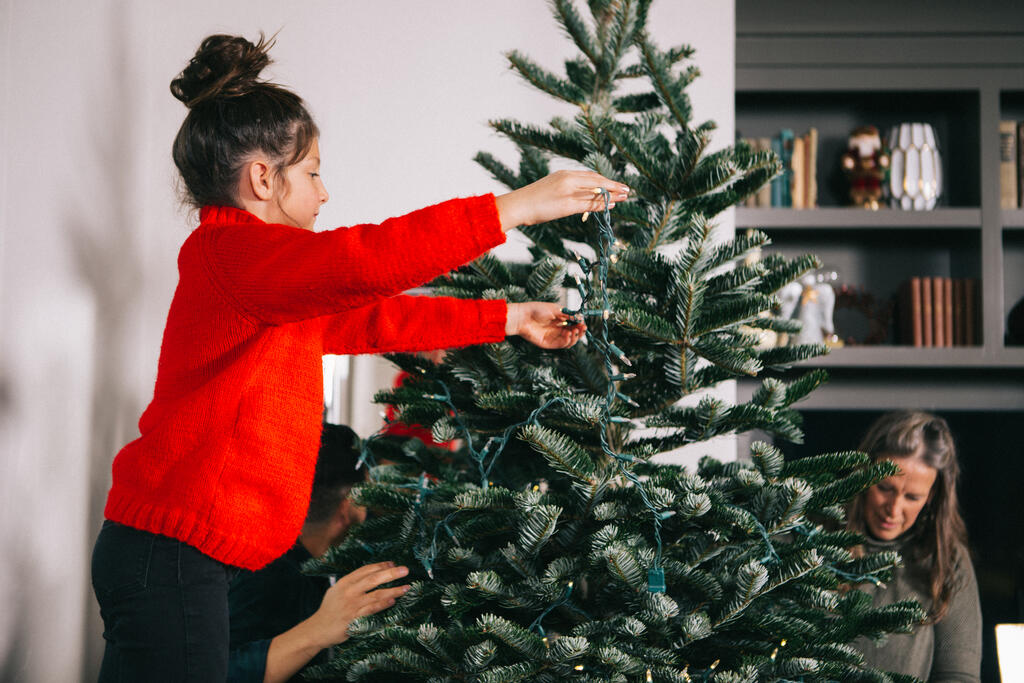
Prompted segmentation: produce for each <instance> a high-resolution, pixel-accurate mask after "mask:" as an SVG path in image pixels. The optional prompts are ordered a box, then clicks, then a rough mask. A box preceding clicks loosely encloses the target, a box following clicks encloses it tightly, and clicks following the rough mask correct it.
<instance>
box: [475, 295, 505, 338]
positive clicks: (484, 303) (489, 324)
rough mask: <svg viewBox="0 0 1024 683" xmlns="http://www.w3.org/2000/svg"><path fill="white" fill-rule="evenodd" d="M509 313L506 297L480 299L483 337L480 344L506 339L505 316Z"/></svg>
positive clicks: (481, 332)
mask: <svg viewBox="0 0 1024 683" xmlns="http://www.w3.org/2000/svg"><path fill="white" fill-rule="evenodd" d="M507 315H508V303H507V302H506V301H505V300H504V299H481V300H480V334H481V336H482V337H483V338H482V339H481V340H480V341H479V342H477V343H479V344H491V343H497V342H500V341H504V340H505V318H506V316H507Z"/></svg>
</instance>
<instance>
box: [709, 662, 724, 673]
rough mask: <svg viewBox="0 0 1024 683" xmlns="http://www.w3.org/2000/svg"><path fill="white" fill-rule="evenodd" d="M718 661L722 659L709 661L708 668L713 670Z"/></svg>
mask: <svg viewBox="0 0 1024 683" xmlns="http://www.w3.org/2000/svg"><path fill="white" fill-rule="evenodd" d="M720 661H722V660H721V659H716V660H715V661H713V662H711V666H709V667H708V668H709V669H711V670H712V671H714V670H715V667H716V666H718V663H719V662H720Z"/></svg>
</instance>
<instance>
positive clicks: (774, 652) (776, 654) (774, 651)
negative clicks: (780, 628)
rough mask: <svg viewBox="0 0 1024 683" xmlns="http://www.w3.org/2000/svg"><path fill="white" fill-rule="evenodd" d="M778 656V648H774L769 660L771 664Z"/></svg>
mask: <svg viewBox="0 0 1024 683" xmlns="http://www.w3.org/2000/svg"><path fill="white" fill-rule="evenodd" d="M778 654H779V648H775V649H774V650H772V655H771V660H772V661H773V662H774V661H775V657H777V656H778Z"/></svg>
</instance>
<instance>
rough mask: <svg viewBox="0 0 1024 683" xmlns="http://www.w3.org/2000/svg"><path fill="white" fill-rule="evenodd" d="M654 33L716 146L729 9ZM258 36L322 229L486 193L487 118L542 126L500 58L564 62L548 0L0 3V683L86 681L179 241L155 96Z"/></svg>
mask: <svg viewBox="0 0 1024 683" xmlns="http://www.w3.org/2000/svg"><path fill="white" fill-rule="evenodd" d="M652 17H653V20H654V35H655V38H656V39H657V40H659V41H660V42H661V43H662V44H663V45H666V46H667V45H669V44H676V43H681V42H689V43H691V44H693V45H695V46H696V47H697V49H698V55H697V61H698V64H699V65H700V66H701V68H702V70H703V72H704V77H703V78H702V79H700V80H699V81H698V83H697V84H695V85H694V86H693V88H692V89H691V93H692V97H693V100H694V102H695V108H696V110H697V114H698V117H700V118H701V119H704V118H713V119H715V120H717V121H718V123H719V126H720V129H719V133H718V138H717V139H718V141H719V143H720V144H725V143H727V142H728V141H729V140H731V139H732V137H733V60H734V57H733V44H734V43H733V32H734V28H735V18H734V11H733V3H732V2H731V1H721V0H703V1H702V0H659V2H657V3H656V6H655V7H654V9H653V11H652ZM260 29H263V30H265V31H267V32H274V31H277V30H279V29H280V34H279V36H278V45H277V47H276V48H275V50H274V53H273V54H274V55H275V57H276V59H277V64H276V65H275V66H274V67H273V74H274V76H275V77H276V78H277V79H278V80H279V81H280V82H282V83H285V84H287V85H289V86H292V87H293V88H294V89H295V90H297V91H298V92H299V93H301V94H302V95H303V96H304V97H305V98H306V99H307V101H308V102H309V104H310V107H311V109H312V110H313V113H314V116H316V118H317V120H318V122H319V123H320V125H321V128H322V129H323V138H322V140H321V150H322V153H323V158H324V164H323V175H324V179H325V181H326V183H327V185H328V188H329V190H330V191H331V195H332V199H331V202H330V203H329V204H328V205H327V206H326V207H325V210H324V211H323V212H322V213H321V225H341V224H351V223H354V222H360V221H377V220H380V219H383V218H385V217H387V216H389V215H392V214H395V213H399V212H402V211H406V210H410V209H413V208H416V207H419V206H422V205H425V204H428V203H432V202H435V201H439V200H442V199H445V198H447V197H449V196H454V195H459V194H462V195H466V194H473V193H479V192H486V191H492V190H498V189H500V188H498V187H496V186H495V185H494V183H493V182H492V181H491V180H490V179H489V178H488V177H487V175H486V173H484V172H483V171H482V170H481V169H479V168H478V167H476V165H475V164H473V163H472V162H471V158H472V156H473V155H474V154H475V153H476V152H477V151H478V150H481V149H485V150H488V151H491V152H494V153H496V154H498V155H499V156H501V157H503V158H504V159H506V160H507V161H509V162H512V161H514V160H515V157H514V156H513V153H512V150H511V147H510V146H509V145H508V144H506V143H504V142H503V141H501V140H499V139H497V138H496V137H495V136H494V135H493V134H492V133H491V132H490V131H489V129H488V128H487V127H486V125H485V124H486V121H487V120H488V118H492V117H516V118H520V119H523V120H528V121H536V122H543V121H546V120H547V119H548V118H550V116H552V115H553V114H556V113H559V109H558V107H557V106H556V105H554V104H553V103H552V102H551V101H550V100H549V98H547V97H543V96H540V95H538V94H536V93H533V92H532V91H530V90H529V89H527V88H526V87H525V86H523V85H522V84H520V83H519V81H518V80H517V78H516V77H515V76H514V75H513V74H512V73H511V72H510V71H508V70H507V68H506V66H505V61H504V58H503V56H502V53H503V52H504V51H505V50H509V49H520V50H523V51H524V52H526V53H527V54H529V55H530V56H532V57H533V58H535V59H536V60H538V61H539V62H541V63H543V64H546V65H549V66H551V67H556V66H557V65H558V64H559V63H560V60H561V59H562V58H564V57H565V56H567V55H569V54H570V53H571V51H570V49H569V45H568V43H567V41H566V39H565V38H564V37H563V36H562V35H561V33H560V32H559V31H558V30H557V29H556V28H555V24H554V22H553V20H552V19H551V18H550V15H549V10H548V7H547V3H546V2H544V1H543V0H520V1H517V2H508V1H507V0H505V1H499V0H443V1H441V2H431V3H425V2H411V1H408V0H407V1H405V2H402V1H400V0H376V1H375V2H373V3H368V2H355V1H353V0H334V1H328V0H309V1H307V2H304V3H301V4H292V3H282V2H271V1H270V0H244V1H243V0H230V1H228V2H217V3H210V2H200V1H199V0H178V1H177V2H173V3H171V2H156V1H146V2H130V1H129V0H92V1H91V2H89V3H72V2H60V1H58V0H0V42H2V45H3V47H2V48H0V50H2V51H3V59H2V64H0V74H2V77H0V78H2V80H0V91H2V94H0V97H3V106H2V109H0V226H2V233H0V454H2V465H0V467H2V470H0V511H2V514H0V605H3V609H0V680H19V681H45V682H49V681H71V680H77V679H80V678H84V679H86V680H88V679H92V678H94V675H95V670H96V653H97V651H98V650H97V648H98V647H100V644H101V640H100V638H99V626H98V618H97V616H96V612H97V610H96V607H95V604H94V600H93V598H92V594H91V591H90V589H89V587H88V576H89V568H88V564H89V553H90V551H91V546H92V541H93V537H94V534H95V531H96V529H97V528H98V524H99V520H100V516H101V511H102V505H103V500H104V496H105V493H106V489H107V487H108V485H109V469H110V461H111V459H112V458H113V455H114V453H115V452H116V451H117V449H118V448H119V447H120V446H121V445H122V444H123V443H125V442H126V441H128V440H129V439H131V438H132V437H133V436H134V434H135V432H136V427H135V421H136V420H137V419H138V415H139V413H140V411H141V409H142V408H143V407H144V406H145V404H146V402H147V401H148V399H149V397H150V394H151V391H152V382H153V378H154V376H155V373H156V359H157V353H158V349H159V343H160V335H161V331H162V325H163V320H164V317H165V315H166V310H167V306H168V304H169V302H170V297H171V294H172V292H173V289H174V285H175V278H176V273H175V254H176V252H177V249H178V247H179V246H180V244H181V242H182V241H183V240H184V238H185V236H186V235H187V233H188V230H189V229H190V226H191V225H192V222H191V218H190V217H189V216H188V215H187V212H185V211H183V210H181V209H180V208H179V207H178V204H177V203H176V200H175V195H174V191H173V179H174V172H173V166H172V164H171V161H170V155H169V150H170V144H171V140H172V138H173V136H174V133H175V131H176V130H177V127H178V125H179V124H180V122H181V120H182V118H183V117H184V114H185V109H184V107H183V106H182V105H180V104H179V103H178V102H177V101H176V100H174V99H173V98H172V97H171V96H170V93H169V91H168V83H169V81H170V79H171V78H172V77H173V76H174V74H175V73H177V72H178V71H179V70H180V69H181V68H182V66H184V64H185V62H186V61H187V59H188V57H189V56H190V55H191V54H192V52H193V51H194V49H195V47H196V45H197V44H198V43H199V41H200V40H201V38H202V37H203V36H205V35H207V34H209V33H211V32H217V31H222V32H230V33H242V34H245V35H248V36H254V35H255V34H256V32H257V31H258V30H260ZM731 221H732V218H731V216H726V217H725V218H723V220H722V221H721V224H722V227H723V229H724V230H727V231H731V229H732V225H731ZM370 374H371V376H375V377H377V378H378V380H379V381H381V380H382V381H386V378H387V377H388V375H389V374H390V371H385V372H383V373H382V372H381V371H379V370H378V371H373V372H371V373H370ZM361 389H362V394H363V396H368V395H369V394H371V393H372V391H373V390H374V389H375V387H369V386H365V387H361ZM724 391H726V392H729V391H732V389H731V388H726V389H725V390H724ZM354 403H360V402H359V401H358V397H357V400H356V401H354ZM365 404H366V402H365V400H364V401H363V402H362V405H364V406H365ZM375 415H376V409H370V410H369V411H368V412H366V413H365V415H363V416H362V417H359V420H361V421H362V422H360V424H357V428H358V429H359V431H361V432H362V433H364V434H365V433H367V430H369V429H370V427H371V426H372V421H373V420H374V419H375V418H374V417H373V416H375Z"/></svg>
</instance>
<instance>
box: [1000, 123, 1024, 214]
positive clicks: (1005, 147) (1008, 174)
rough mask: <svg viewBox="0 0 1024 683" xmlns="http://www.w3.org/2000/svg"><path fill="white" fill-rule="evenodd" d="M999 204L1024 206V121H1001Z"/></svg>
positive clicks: (1010, 207)
mask: <svg viewBox="0 0 1024 683" xmlns="http://www.w3.org/2000/svg"><path fill="white" fill-rule="evenodd" d="M999 206H1000V207H1002V208H1004V209H1019V208H1024V121H1000V122H999Z"/></svg>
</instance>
